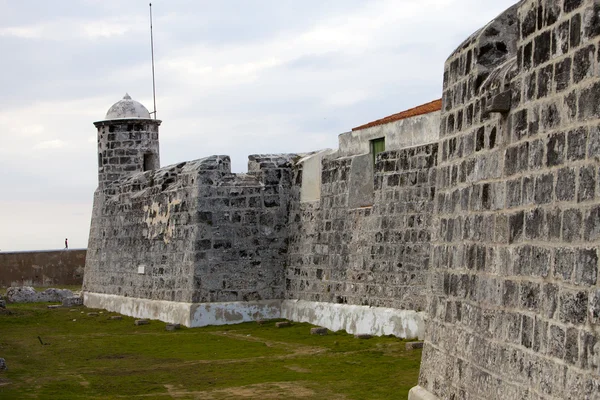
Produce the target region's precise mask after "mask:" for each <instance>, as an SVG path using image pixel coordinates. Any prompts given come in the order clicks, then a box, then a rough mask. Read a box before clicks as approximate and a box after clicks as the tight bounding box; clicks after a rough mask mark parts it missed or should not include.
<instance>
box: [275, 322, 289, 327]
mask: <svg viewBox="0 0 600 400" xmlns="http://www.w3.org/2000/svg"><path fill="white" fill-rule="evenodd" d="M275 326H276V327H277V328H287V327H288V326H292V323H291V322H289V321H282V322H276V323H275Z"/></svg>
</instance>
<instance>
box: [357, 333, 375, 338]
mask: <svg viewBox="0 0 600 400" xmlns="http://www.w3.org/2000/svg"><path fill="white" fill-rule="evenodd" d="M354 337H355V338H356V339H371V338H372V337H373V335H369V334H368V333H358V334H356V335H354Z"/></svg>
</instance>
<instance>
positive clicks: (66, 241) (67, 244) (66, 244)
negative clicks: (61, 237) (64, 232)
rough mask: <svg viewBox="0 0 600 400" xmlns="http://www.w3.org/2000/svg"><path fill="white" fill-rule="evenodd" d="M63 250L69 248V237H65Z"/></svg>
mask: <svg viewBox="0 0 600 400" xmlns="http://www.w3.org/2000/svg"><path fill="white" fill-rule="evenodd" d="M65 250H69V239H67V238H65Z"/></svg>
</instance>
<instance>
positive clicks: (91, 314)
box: [87, 312, 99, 317]
mask: <svg viewBox="0 0 600 400" xmlns="http://www.w3.org/2000/svg"><path fill="white" fill-rule="evenodd" d="M87 315H88V317H97V316H98V315H99V314H98V313H97V312H89V313H87Z"/></svg>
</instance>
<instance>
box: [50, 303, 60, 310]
mask: <svg viewBox="0 0 600 400" xmlns="http://www.w3.org/2000/svg"><path fill="white" fill-rule="evenodd" d="M61 307H62V306H61V305H60V304H51V305H49V306H48V308H51V309H53V308H61Z"/></svg>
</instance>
